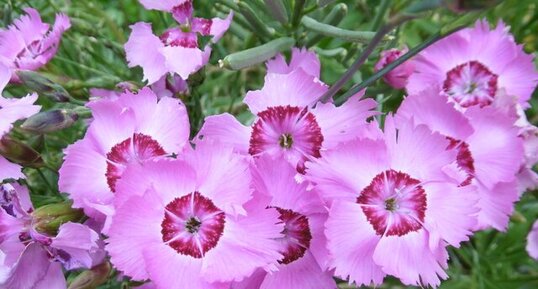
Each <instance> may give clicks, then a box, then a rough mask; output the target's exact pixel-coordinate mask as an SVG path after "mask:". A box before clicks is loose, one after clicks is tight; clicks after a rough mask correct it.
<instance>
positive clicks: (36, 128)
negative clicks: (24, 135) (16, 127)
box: [21, 109, 78, 133]
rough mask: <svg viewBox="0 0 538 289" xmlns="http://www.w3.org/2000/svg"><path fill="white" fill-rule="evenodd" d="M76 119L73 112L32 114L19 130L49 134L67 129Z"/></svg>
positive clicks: (53, 111)
mask: <svg viewBox="0 0 538 289" xmlns="http://www.w3.org/2000/svg"><path fill="white" fill-rule="evenodd" d="M77 119H78V115H77V114H76V113H75V112H73V111H68V110H65V109H55V110H50V111H44V112H40V113H38V114H34V115H33V116H31V117H29V118H27V119H26V121H24V123H23V124H22V125H21V128H22V129H24V130H26V131H30V132H35V133H49V132H54V131H57V130H61V129H64V128H68V127H70V126H71V125H73V123H75V121H77Z"/></svg>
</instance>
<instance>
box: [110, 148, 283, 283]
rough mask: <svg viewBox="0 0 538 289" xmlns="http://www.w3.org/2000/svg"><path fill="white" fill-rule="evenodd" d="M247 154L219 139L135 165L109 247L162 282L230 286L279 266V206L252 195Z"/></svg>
mask: <svg viewBox="0 0 538 289" xmlns="http://www.w3.org/2000/svg"><path fill="white" fill-rule="evenodd" d="M250 184H251V177H250V171H249V160H248V158H246V157H244V156H240V155H237V154H235V153H233V152H232V148H229V147H226V146H223V145H221V144H216V143H203V144H200V145H197V146H196V150H189V151H187V152H185V153H184V154H182V155H179V156H178V159H159V160H153V161H148V162H147V163H146V164H145V165H144V166H143V167H130V168H129V169H128V170H127V172H126V173H125V175H124V177H123V178H122V179H121V180H120V181H119V182H118V191H117V195H118V199H117V202H118V207H117V210H116V214H115V216H114V219H113V222H112V226H111V228H110V231H109V236H110V238H109V240H108V243H109V244H108V246H107V250H108V252H109V253H110V256H111V261H112V263H113V264H114V266H115V267H116V268H118V270H121V271H122V272H123V273H124V274H125V275H127V276H130V277H132V279H134V280H145V279H148V278H149V279H150V280H151V281H152V282H153V283H154V284H155V286H156V287H157V288H163V289H164V288H167V289H176V288H177V289H180V288H193V289H210V288H229V283H230V282H232V281H241V280H243V279H244V278H246V277H248V276H250V275H251V274H252V273H253V272H254V271H255V270H256V269H259V268H274V267H275V263H276V261H277V260H279V259H281V258H282V255H281V254H280V253H278V249H279V248H280V246H279V243H278V242H277V241H276V240H274V239H272V238H273V237H274V236H278V234H279V233H280V232H281V231H282V230H283V226H282V224H277V222H278V213H277V211H276V210H274V209H266V207H267V203H266V202H264V201H262V200H261V199H251V198H252V191H251V188H250Z"/></svg>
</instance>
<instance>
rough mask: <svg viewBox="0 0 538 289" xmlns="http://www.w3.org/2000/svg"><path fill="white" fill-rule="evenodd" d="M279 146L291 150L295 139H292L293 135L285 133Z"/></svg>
mask: <svg viewBox="0 0 538 289" xmlns="http://www.w3.org/2000/svg"><path fill="white" fill-rule="evenodd" d="M279 144H280V146H281V147H283V148H285V149H289V148H291V146H292V145H293V138H292V137H291V134H289V133H285V134H283V135H281V136H280V139H279Z"/></svg>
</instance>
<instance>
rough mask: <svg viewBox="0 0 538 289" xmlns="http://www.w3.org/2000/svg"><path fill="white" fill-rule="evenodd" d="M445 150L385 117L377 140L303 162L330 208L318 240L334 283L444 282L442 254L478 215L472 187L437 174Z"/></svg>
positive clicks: (423, 131) (436, 140)
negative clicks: (321, 240) (324, 243)
mask: <svg viewBox="0 0 538 289" xmlns="http://www.w3.org/2000/svg"><path fill="white" fill-rule="evenodd" d="M395 125H396V126H397V127H398V129H397V128H396V127H395ZM449 143H450V142H449V141H448V140H447V139H446V138H445V137H444V136H442V135H440V134H438V133H434V132H432V131H431V130H429V129H428V128H427V127H426V126H425V125H417V126H415V125H414V124H413V123H412V121H407V120H405V121H402V122H399V123H396V124H395V122H394V120H393V119H392V117H387V119H386V122H385V137H384V139H377V140H371V139H357V140H354V141H350V142H346V143H342V144H340V145H339V146H337V147H335V148H334V149H332V150H328V151H327V152H325V153H322V157H321V158H320V159H316V160H314V161H313V162H307V163H306V167H307V170H306V178H307V179H308V180H310V181H311V182H312V183H314V184H315V188H316V190H317V191H318V192H319V193H320V195H321V197H322V198H323V199H324V200H325V201H326V203H327V205H328V206H330V212H329V218H328V220H327V222H326V224H325V234H326V237H327V239H328V243H327V248H328V249H329V253H330V255H331V257H332V261H331V267H334V268H335V274H336V275H337V276H341V277H342V278H348V277H349V282H355V283H356V284H357V285H361V284H364V285H369V284H371V283H373V284H381V282H382V281H383V277H384V276H385V275H386V274H389V275H393V276H395V277H397V278H399V279H400V280H401V281H402V282H403V283H404V284H406V285H422V286H432V287H436V286H438V285H439V283H440V279H445V278H447V275H446V273H445V272H444V269H445V268H446V267H447V260H448V254H447V251H446V248H445V247H446V246H447V245H453V246H459V244H460V242H462V241H465V240H467V239H468V236H469V235H471V229H472V228H473V227H474V226H475V223H476V217H475V216H474V215H475V214H476V213H477V210H476V208H475V202H476V193H475V192H474V188H472V186H466V187H459V186H458V184H457V183H455V182H454V181H453V180H452V179H451V178H449V177H448V176H447V175H446V174H445V173H444V168H445V167H447V166H450V165H451V163H453V162H454V161H455V159H456V152H455V151H453V150H446V147H447V146H448V145H449Z"/></svg>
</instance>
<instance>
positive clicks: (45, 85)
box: [16, 70, 70, 102]
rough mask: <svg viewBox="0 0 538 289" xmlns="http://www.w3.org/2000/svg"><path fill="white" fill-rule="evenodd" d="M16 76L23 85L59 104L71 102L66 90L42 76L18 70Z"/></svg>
mask: <svg viewBox="0 0 538 289" xmlns="http://www.w3.org/2000/svg"><path fill="white" fill-rule="evenodd" d="M16 74H17V76H18V77H19V79H20V80H21V81H22V83H23V84H24V85H26V86H27V87H28V88H30V89H31V90H34V91H35V92H37V93H39V94H42V95H45V96H47V97H49V98H50V99H52V100H54V101H57V102H67V101H69V98H70V95H69V93H68V92H67V90H65V88H63V87H62V86H61V85H59V84H57V83H54V82H52V81H51V80H50V79H48V78H46V77H44V76H42V75H41V74H39V73H37V72H34V71H29V70H18V71H17V72H16Z"/></svg>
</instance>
